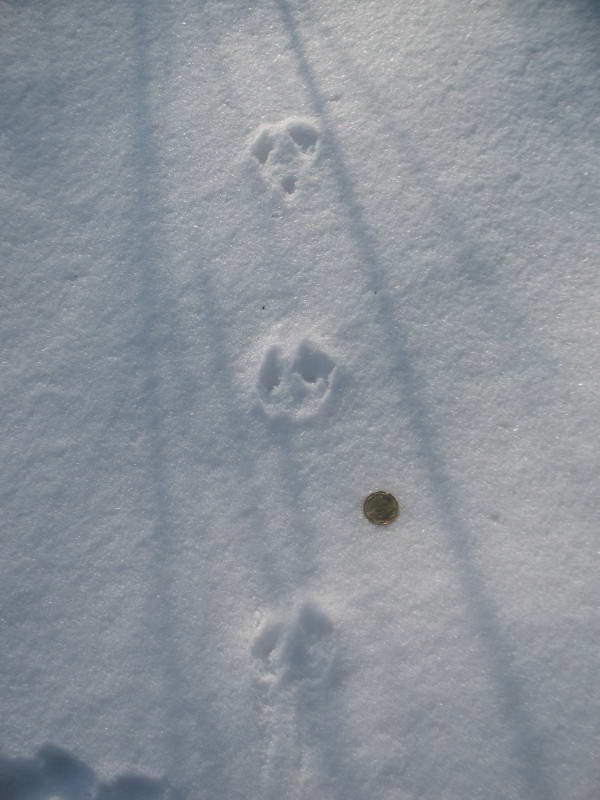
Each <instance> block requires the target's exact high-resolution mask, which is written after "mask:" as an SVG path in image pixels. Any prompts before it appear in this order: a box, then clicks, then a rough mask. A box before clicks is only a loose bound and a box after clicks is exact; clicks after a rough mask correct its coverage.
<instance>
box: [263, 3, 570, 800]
mask: <svg viewBox="0 0 600 800" xmlns="http://www.w3.org/2000/svg"><path fill="white" fill-rule="evenodd" d="M275 4H276V6H277V8H278V10H279V14H280V17H281V21H282V24H283V27H284V29H285V31H286V33H287V36H288V38H289V41H290V45H291V47H292V49H293V51H294V53H295V55H296V59H297V66H298V73H299V76H300V78H301V79H302V80H303V82H304V84H305V86H306V90H307V92H308V95H309V98H310V101H311V104H312V107H313V112H314V114H315V115H316V116H317V117H318V118H319V119H320V122H321V126H322V130H323V144H324V146H326V147H327V150H328V153H329V154H330V156H331V169H332V173H333V178H334V180H335V183H336V186H337V190H338V196H339V201H340V205H341V206H343V207H345V210H346V215H347V217H348V221H349V229H350V232H351V235H352V237H353V238H354V241H355V244H356V247H357V250H358V252H359V254H360V257H361V260H362V263H363V268H364V270H365V272H367V278H368V279H370V280H371V281H373V282H375V283H376V284H377V285H378V286H380V287H381V289H382V291H380V292H378V294H377V298H378V302H379V306H380V315H379V317H378V318H380V319H390V320H393V321H394V323H395V324H394V326H393V329H392V328H384V330H383V332H384V334H385V337H386V339H387V346H388V348H389V352H390V358H392V359H393V360H394V362H395V363H397V364H398V365H399V367H400V374H401V375H402V378H401V386H400V390H401V396H402V403H403V406H404V407H405V408H406V409H408V412H409V415H410V418H411V422H412V428H413V431H414V434H415V438H416V440H417V442H418V447H417V455H418V458H419V461H420V462H421V464H422V466H423V468H424V471H425V473H426V474H427V475H428V477H429V486H430V492H431V496H432V498H433V502H434V505H435V509H436V512H437V516H438V519H439V521H440V524H441V526H442V528H443V529H444V531H445V532H446V536H447V540H448V544H449V546H450V549H451V552H452V555H453V557H454V561H455V564H456V568H457V577H458V580H459V584H460V587H461V590H462V593H463V595H464V598H465V609H466V612H465V613H466V619H465V622H466V623H467V625H468V627H469V629H470V630H471V632H472V633H473V635H474V636H475V637H476V639H477V640H478V642H479V643H480V649H481V653H482V655H483V658H484V660H485V664H486V667H487V672H488V675H489V676H490V678H491V679H492V682H493V684H494V686H495V689H496V693H497V696H498V699H499V701H500V707H501V708H502V711H503V715H504V719H505V721H506V723H507V724H508V726H509V728H510V730H511V731H512V755H513V757H514V760H515V763H516V764H517V765H518V769H519V773H520V775H521V777H522V779H523V781H524V784H525V786H526V787H527V791H528V793H529V796H530V797H531V798H535V800H552V799H553V798H555V796H556V795H555V792H554V790H553V789H552V788H551V785H550V783H549V781H548V779H547V777H546V775H545V773H544V769H543V752H542V747H541V742H540V735H539V733H538V732H537V730H536V727H535V724H534V721H533V720H532V719H531V717H530V715H529V714H528V712H527V709H526V704H525V694H524V691H523V688H522V686H521V685H520V683H519V681H518V680H517V678H516V677H515V675H514V671H513V667H512V664H513V660H514V657H513V653H512V650H511V647H510V645H509V642H508V641H507V639H506V637H505V636H503V634H502V630H501V625H500V622H499V617H498V611H497V609H496V607H495V604H494V601H493V599H492V598H491V597H490V596H489V594H488V592H487V590H486V587H485V582H484V578H483V576H482V574H481V572H480V570H479V569H478V567H477V565H476V563H475V560H474V556H473V552H472V545H471V541H470V540H471V533H470V531H469V530H468V528H467V525H466V524H465V522H464V521H463V519H462V518H461V516H460V514H459V512H458V508H459V504H458V497H457V492H456V489H455V488H454V486H453V482H452V479H451V477H450V473H449V470H448V468H447V465H446V463H445V459H444V456H443V452H442V447H441V443H440V442H439V441H438V438H437V436H436V434H435V431H434V426H433V424H432V422H431V413H430V411H429V409H428V408H427V406H426V404H425V403H424V401H423V400H422V397H423V396H424V394H425V392H424V388H425V387H424V382H423V379H422V378H421V376H420V375H419V373H418V371H417V369H416V368H415V366H414V364H413V363H412V362H411V359H410V355H409V351H408V348H407V344H406V333H405V331H404V330H403V328H402V326H401V324H400V322H399V321H398V319H397V318H396V314H395V310H394V307H393V303H392V300H391V295H390V292H389V281H388V279H387V276H386V275H385V271H384V268H383V265H382V262H381V259H380V257H379V254H378V251H377V245H376V241H375V238H374V236H373V234H372V232H371V229H370V227H369V224H368V222H367V221H366V218H365V214H364V212H363V209H362V208H361V205H360V202H359V200H358V195H357V191H356V189H355V186H354V183H353V181H352V178H351V176H350V173H349V171H348V169H347V167H346V164H345V159H344V155H343V151H342V148H341V145H340V143H339V142H338V140H337V137H336V135H335V133H334V130H333V128H332V125H331V122H330V119H329V116H328V112H327V108H326V103H325V100H324V96H323V93H322V91H321V89H320V86H319V83H318V80H317V77H316V75H315V72H314V71H313V68H312V67H311V65H310V63H309V61H308V58H307V56H306V53H305V50H304V45H303V43H302V39H301V37H300V34H299V31H298V26H297V24H296V22H295V20H294V16H293V14H292V11H291V9H290V5H289V3H288V2H287V0H275ZM382 327H383V325H382Z"/></svg>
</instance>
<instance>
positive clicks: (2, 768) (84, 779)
mask: <svg viewBox="0 0 600 800" xmlns="http://www.w3.org/2000/svg"><path fill="white" fill-rule="evenodd" d="M0 798H1V800H182V798H181V796H180V795H179V794H178V793H176V792H175V791H174V790H173V789H172V788H171V787H170V786H169V785H168V784H167V783H166V781H162V780H156V779H154V778H151V777H148V776H147V775H133V774H132V775H120V776H118V777H117V778H115V780H113V781H111V782H110V783H99V782H98V779H97V777H96V775H95V773H94V771H93V770H92V769H91V768H90V767H89V766H88V765H87V764H84V762H83V761H80V760H79V759H77V758H75V757H74V756H73V755H71V753H69V752H67V751H66V750H62V749H61V748H59V747H54V746H53V745H45V746H44V747H42V748H41V749H40V750H39V751H38V752H37V754H36V755H35V756H34V757H33V758H4V757H2V756H0Z"/></svg>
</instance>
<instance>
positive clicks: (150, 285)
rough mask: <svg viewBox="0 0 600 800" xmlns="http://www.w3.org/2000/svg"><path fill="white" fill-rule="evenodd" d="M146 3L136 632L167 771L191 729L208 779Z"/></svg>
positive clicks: (122, 785) (141, 78)
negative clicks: (180, 568) (156, 702)
mask: <svg viewBox="0 0 600 800" xmlns="http://www.w3.org/2000/svg"><path fill="white" fill-rule="evenodd" d="M153 9H154V7H153V5H152V4H151V3H150V2H148V1H147V0H130V3H129V11H130V14H131V18H132V20H133V30H132V35H133V51H134V56H135V61H134V69H133V74H132V81H133V82H132V96H131V100H132V109H131V113H132V133H133V162H134V168H135V174H136V181H137V185H136V191H135V194H134V205H133V208H132V211H131V229H130V236H131V240H132V242H133V243H134V247H135V249H134V258H135V264H134V267H135V274H136V276H137V280H138V281H139V292H138V308H139V324H140V328H139V336H138V337H137V342H138V350H137V359H138V363H139V365H140V368H141V369H143V372H144V375H145V381H144V384H145V385H144V388H143V409H142V413H143V427H144V431H145V435H146V442H147V475H148V480H149V487H150V491H151V506H150V508H149V509H148V511H149V516H150V517H151V519H152V529H151V532H150V536H149V538H148V553H149V557H150V558H151V564H150V565H149V566H150V569H151V570H152V572H153V574H152V575H150V576H149V577H150V582H149V586H148V614H147V619H146V624H147V633H146V634H145V638H146V641H148V650H149V653H150V654H151V656H150V657H151V659H152V662H153V663H155V664H158V665H159V669H160V671H161V673H162V676H161V680H162V684H163V689H162V691H163V696H162V700H161V702H162V706H163V707H162V713H163V717H164V720H163V736H164V741H165V748H166V751H167V753H168V757H169V763H170V765H171V769H172V770H176V769H177V768H178V767H179V765H180V764H181V761H182V759H183V755H184V753H188V752H191V751H192V749H193V748H192V743H191V742H190V741H189V737H190V731H194V732H195V736H196V741H195V743H194V744H195V749H196V751H197V752H198V758H199V759H201V760H202V763H205V764H206V763H210V764H214V765H215V766H214V767H213V768H208V769H206V770H205V774H206V777H207V780H209V779H210V775H211V773H212V772H214V771H216V770H217V768H218V766H217V765H219V764H221V762H222V760H223V757H224V756H223V753H224V752H225V751H226V748H225V747H224V742H223V739H222V733H221V726H220V725H219V722H218V720H217V719H215V718H214V717H213V716H212V715H211V713H210V711H209V704H208V703H202V696H203V694H204V693H205V692H207V691H208V687H205V686H192V685H191V684H190V680H189V678H188V676H187V675H186V674H185V669H184V667H183V666H182V653H181V649H180V645H179V642H178V635H177V631H178V627H179V626H178V616H177V611H176V604H175V588H174V584H175V574H176V571H175V567H176V552H177V546H178V542H179V541H180V531H179V530H178V525H177V517H176V514H175V509H174V507H173V500H172V495H171V489H170V476H169V448H168V444H169V442H168V435H169V434H168V433H167V430H166V425H165V420H166V418H167V417H168V416H169V415H171V416H173V415H176V414H177V413H178V411H179V410H180V409H178V408H174V407H173V404H172V403H170V404H169V407H168V408H167V407H165V406H164V401H163V396H164V395H163V392H164V390H165V388H167V387H165V385H164V381H165V376H168V378H169V379H170V384H171V385H170V386H169V387H168V388H169V389H170V396H174V395H176V396H177V402H178V403H179V402H180V398H181V403H182V404H186V403H189V401H188V400H186V399H185V398H189V397H193V396H194V393H195V392H196V391H197V386H196V384H195V382H194V381H193V380H192V378H191V377H189V378H188V377H187V376H186V374H185V369H184V365H183V363H182V358H181V352H182V349H183V347H182V336H181V333H180V330H179V325H178V310H177V307H176V301H175V299H174V298H173V296H172V282H171V281H170V280H169V278H168V269H169V254H168V252H167V248H166V247H165V245H164V240H163V233H164V225H165V222H164V219H165V216H166V210H165V208H164V205H163V187H162V185H161V184H162V169H163V166H164V164H163V159H162V154H161V152H160V148H159V145H158V142H157V139H156V134H155V133H154V130H155V119H154V116H153V109H152V103H151V83H152V79H153V71H154V70H156V71H157V72H158V73H159V74H161V75H163V76H165V75H167V74H169V70H170V58H171V47H170V46H169V43H168V42H167V43H166V46H165V40H166V39H167V36H166V35H165V34H164V33H163V35H162V37H161V41H162V42H163V47H162V49H161V50H160V57H158V58H156V59H154V58H153V60H152V62H150V57H149V49H150V45H151V42H152V41H153V37H154V36H155V34H156V31H154V30H153V29H152V24H151V18H152V12H153ZM160 10H161V22H162V24H163V27H164V29H165V30H167V31H170V27H169V25H170V23H171V20H169V25H165V16H166V14H168V13H169V12H168V8H165V7H163V6H161V7H160ZM153 56H154V52H153ZM151 63H152V69H151V67H150V64H151ZM198 602H199V604H200V605H202V613H204V614H207V613H209V610H208V609H207V608H206V607H205V606H206V602H207V601H206V594H205V593H204V592H199V595H198ZM221 766H223V765H222V764H221ZM136 781H137V782H136ZM141 786H142V785H141V784H140V783H139V781H138V780H137V779H134V778H127V779H126V778H121V779H119V782H118V783H116V784H114V785H111V786H108V787H105V789H104V790H103V791H104V794H103V795H102V798H103V800H109V798H110V800H113V798H114V799H115V800H117V798H119V800H120V798H129V796H130V794H131V792H133V795H132V796H133V797H135V798H137V796H138V794H140V792H142V788H140V787H141ZM128 792H129V794H128ZM142 794H143V792H142Z"/></svg>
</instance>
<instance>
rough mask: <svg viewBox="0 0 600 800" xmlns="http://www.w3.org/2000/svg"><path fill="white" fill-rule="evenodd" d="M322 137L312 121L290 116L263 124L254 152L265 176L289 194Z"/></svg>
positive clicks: (294, 187)
mask: <svg viewBox="0 0 600 800" xmlns="http://www.w3.org/2000/svg"><path fill="white" fill-rule="evenodd" d="M319 139H320V134H319V129H318V128H317V127H316V125H314V124H313V123H312V122H311V121H310V120H306V119H288V120H284V121H283V122H280V123H277V124H274V125H264V126H261V127H260V128H259V129H258V132H257V133H256V135H255V138H254V142H253V144H252V149H251V151H252V155H253V156H254V158H255V159H256V161H257V162H258V166H259V167H260V170H261V173H262V175H263V178H265V180H267V181H268V182H269V183H271V184H273V185H274V186H275V187H276V188H278V189H280V190H282V191H283V194H284V196H286V197H290V196H291V195H293V194H294V192H295V191H296V189H297V188H298V184H299V182H300V181H301V179H302V177H303V175H304V174H305V173H306V171H307V170H308V169H309V167H310V166H311V165H312V164H313V162H314V160H315V158H316V156H317V151H318V146H319Z"/></svg>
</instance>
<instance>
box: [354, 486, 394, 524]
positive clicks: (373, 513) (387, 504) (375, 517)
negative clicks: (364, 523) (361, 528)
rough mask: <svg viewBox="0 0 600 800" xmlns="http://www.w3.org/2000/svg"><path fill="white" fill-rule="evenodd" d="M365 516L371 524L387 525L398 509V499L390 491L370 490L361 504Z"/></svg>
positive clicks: (392, 519)
mask: <svg viewBox="0 0 600 800" xmlns="http://www.w3.org/2000/svg"><path fill="white" fill-rule="evenodd" d="M363 511H364V512H365V517H366V518H367V519H368V520H369V522H372V523H373V525H389V524H390V522H393V521H394V520H395V519H396V517H397V516H398V513H399V511H400V506H399V505H398V501H397V500H396V498H395V497H394V495H393V494H390V492H383V491H377V492H372V493H371V494H370V495H369V496H368V497H367V499H366V500H365V502H364V504H363Z"/></svg>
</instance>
